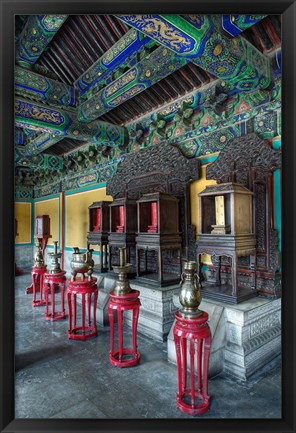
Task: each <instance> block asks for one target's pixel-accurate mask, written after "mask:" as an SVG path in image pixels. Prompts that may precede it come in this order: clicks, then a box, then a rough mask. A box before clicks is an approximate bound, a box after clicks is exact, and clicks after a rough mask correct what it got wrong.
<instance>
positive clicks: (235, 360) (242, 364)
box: [167, 295, 281, 381]
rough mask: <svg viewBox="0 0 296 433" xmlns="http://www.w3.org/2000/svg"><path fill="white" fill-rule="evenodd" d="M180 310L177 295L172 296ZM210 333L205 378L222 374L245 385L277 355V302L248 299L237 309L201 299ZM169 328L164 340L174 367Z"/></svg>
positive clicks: (278, 325)
mask: <svg viewBox="0 0 296 433" xmlns="http://www.w3.org/2000/svg"><path fill="white" fill-rule="evenodd" d="M173 302H174V305H175V306H176V308H178V309H179V308H181V305H180V302H179V297H178V295H174V296H173ZM200 309H201V310H204V311H206V312H207V313H208V314H209V322H208V323H209V326H210V329H211V333H212V346H211V355H210V366H209V376H210V377H213V376H215V375H216V374H218V373H221V372H222V371H223V372H225V373H227V374H229V375H230V376H232V377H235V378H237V379H239V380H242V381H246V380H247V379H248V378H249V377H250V376H251V375H252V374H254V373H255V372H256V371H257V370H258V369H259V368H261V367H263V366H265V365H266V364H268V363H269V362H270V361H271V360H272V359H273V358H275V357H276V356H278V355H279V354H280V353H281V299H275V300H268V299H265V298H259V297H256V298H252V299H249V300H247V301H245V302H242V303H240V304H238V305H227V304H225V303H222V302H217V301H213V300H205V299H203V300H202V302H201V304H200ZM173 338H174V337H173V326H172V328H171V330H170V333H169V336H168V341H167V344H168V360H169V361H170V362H173V363H176V352H175V345H174V339H173Z"/></svg>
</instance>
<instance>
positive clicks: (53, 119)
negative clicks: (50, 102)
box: [15, 98, 128, 147]
mask: <svg viewBox="0 0 296 433" xmlns="http://www.w3.org/2000/svg"><path fill="white" fill-rule="evenodd" d="M15 123H16V126H17V127H21V128H29V129H33V130H35V131H40V132H47V133H49V134H54V135H59V136H61V137H69V138H74V139H77V140H82V141H87V142H89V143H96V144H99V145H100V144H104V145H108V146H113V147H117V146H124V145H126V144H127V142H128V133H127V129H126V128H123V127H120V126H117V125H112V124H110V123H107V122H101V121H98V120H96V121H93V122H88V123H81V122H79V121H78V120H77V113H76V111H75V112H72V111H66V110H63V109H61V108H56V107H49V106H46V105H42V104H37V103H35V102H32V101H27V100H25V99H21V98H16V99H15Z"/></svg>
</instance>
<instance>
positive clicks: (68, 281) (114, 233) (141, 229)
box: [15, 14, 282, 419]
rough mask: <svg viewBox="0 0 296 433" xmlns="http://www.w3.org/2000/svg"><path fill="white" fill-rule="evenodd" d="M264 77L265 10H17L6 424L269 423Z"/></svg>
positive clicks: (273, 145)
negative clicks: (11, 402) (11, 410)
mask: <svg viewBox="0 0 296 433" xmlns="http://www.w3.org/2000/svg"><path fill="white" fill-rule="evenodd" d="M281 70H282V69H281V16H280V15H218V14H217V15H186V14H184V15H176V14H164V15H120V14H117V15H16V16H15V416H16V418H19V419H23V418H32V419H35V418H37V419H46V418H66V419H68V418H91V419H101V418H104V419H105V418H112V419H124V418H139V419H142V418H146V419H147V418H148V419H154V418H157V419H159V418H174V419H175V418H183V419H185V418H190V419H191V418H215V419H219V418H224V419H225V418H229V419H231V418H255V419H259V418H265V419H270V418H281V282H282V274H281V270H282V266H281V260H282V223H281V202H282V192H281V173H282V164H281V161H282V157H281V145H282V143H281ZM129 347H132V348H129ZM196 360H197V361H196ZM195 381H197V385H196V386H197V388H196V389H195V388H194V383H195ZM226 395H227V398H225V396H226Z"/></svg>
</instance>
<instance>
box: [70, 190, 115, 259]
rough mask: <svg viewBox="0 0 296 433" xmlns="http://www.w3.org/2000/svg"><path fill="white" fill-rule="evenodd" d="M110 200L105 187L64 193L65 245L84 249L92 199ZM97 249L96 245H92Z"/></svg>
mask: <svg viewBox="0 0 296 433" xmlns="http://www.w3.org/2000/svg"><path fill="white" fill-rule="evenodd" d="M103 200H104V201H112V197H111V196H110V195H106V188H98V189H95V190H91V191H85V192H79V193H76V194H69V195H67V194H66V195H65V217H66V222H65V247H66V248H73V247H78V248H82V249H86V246H87V242H86V236H87V232H88V212H89V210H88V207H89V206H90V205H91V204H92V203H93V202H94V201H103ZM92 248H93V249H94V250H95V251H98V248H97V247H96V246H92Z"/></svg>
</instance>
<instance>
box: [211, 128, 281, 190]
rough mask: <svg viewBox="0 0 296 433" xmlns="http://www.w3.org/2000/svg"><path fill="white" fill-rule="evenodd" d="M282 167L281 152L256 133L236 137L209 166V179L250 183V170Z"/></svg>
mask: <svg viewBox="0 0 296 433" xmlns="http://www.w3.org/2000/svg"><path fill="white" fill-rule="evenodd" d="M280 167H281V152H280V151H278V150H274V149H272V148H271V147H270V146H269V145H268V142H267V141H266V140H262V139H261V138H260V137H258V135H257V134H256V133H251V134H248V135H245V136H244V137H238V138H234V139H233V140H231V141H229V143H228V145H227V146H226V147H225V148H224V149H223V150H222V151H221V152H220V155H219V157H218V159H217V160H216V161H215V162H214V163H213V164H211V165H209V166H208V167H207V179H214V180H216V181H217V182H218V183H224V182H237V183H241V184H244V185H246V184H248V183H249V182H248V180H249V179H248V178H247V177H248V174H249V172H250V170H252V169H256V170H259V171H260V170H262V171H273V170H275V169H276V168H280Z"/></svg>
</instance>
